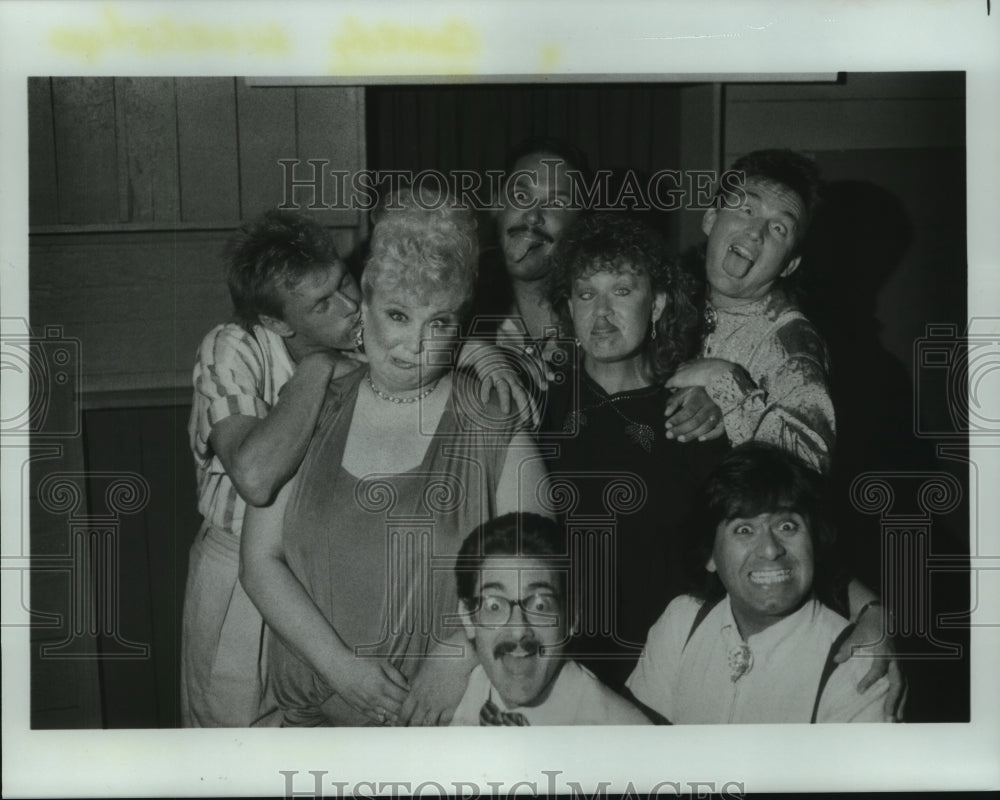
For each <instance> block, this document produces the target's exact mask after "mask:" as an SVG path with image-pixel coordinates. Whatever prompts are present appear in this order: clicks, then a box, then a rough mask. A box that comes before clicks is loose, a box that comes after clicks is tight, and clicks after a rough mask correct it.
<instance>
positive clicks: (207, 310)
mask: <svg viewBox="0 0 1000 800" xmlns="http://www.w3.org/2000/svg"><path fill="white" fill-rule="evenodd" d="M230 234H231V232H230V231H213V232H205V233H195V232H188V233H186V234H184V235H183V236H181V237H178V236H176V235H174V234H172V233H142V234H140V233H134V234H102V235H97V234H91V235H75V236H47V237H34V238H33V240H32V242H31V249H30V256H31V277H32V291H31V294H30V301H31V315H32V324H33V325H44V324H61V325H64V326H65V329H66V333H67V335H71V336H78V337H79V338H80V340H81V346H82V351H83V355H82V357H83V374H84V390H85V391H105V390H109V389H122V388H151V387H166V386H188V385H190V380H191V367H192V365H193V363H194V355H195V350H196V348H197V344H198V342H199V341H200V339H201V337H202V336H203V335H204V334H205V333H206V332H207V331H208V330H209V328H211V326H212V325H214V324H216V323H217V322H222V321H225V320H226V319H228V318H229V316H230V313H231V303H230V300H229V293H228V291H227V289H226V286H225V281H224V278H223V262H222V255H221V254H222V249H223V246H224V243H225V241H226V239H227V238H228V236H229V235H230Z"/></svg>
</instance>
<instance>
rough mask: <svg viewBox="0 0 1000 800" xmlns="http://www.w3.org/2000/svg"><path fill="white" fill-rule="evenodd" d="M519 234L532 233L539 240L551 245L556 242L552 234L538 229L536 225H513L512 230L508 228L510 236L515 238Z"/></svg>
mask: <svg viewBox="0 0 1000 800" xmlns="http://www.w3.org/2000/svg"><path fill="white" fill-rule="evenodd" d="M518 233H530V234H531V235H532V236H534V237H536V238H538V239H543V240H544V241H546V242H548V243H549V244H552V243H553V242H554V241H555V239H554V238H553V237H552V234H551V233H549V232H548V231H546V230H543V229H542V228H536V227H535V226H534V225H513V226H511V227H510V228H507V235H508V236H514V235H516V234H518Z"/></svg>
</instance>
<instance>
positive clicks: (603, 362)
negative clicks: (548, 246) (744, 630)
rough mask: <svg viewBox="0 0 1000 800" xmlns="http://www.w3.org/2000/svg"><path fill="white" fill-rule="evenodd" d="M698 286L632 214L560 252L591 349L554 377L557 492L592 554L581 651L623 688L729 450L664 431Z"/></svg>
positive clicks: (613, 218)
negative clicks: (685, 527) (711, 477)
mask: <svg viewBox="0 0 1000 800" xmlns="http://www.w3.org/2000/svg"><path fill="white" fill-rule="evenodd" d="M699 291H700V288H699V285H698V284H697V282H696V281H695V280H694V279H693V278H691V277H690V276H689V275H688V274H687V273H685V272H683V271H682V270H681V269H680V268H679V267H678V266H676V264H675V263H674V261H673V260H672V259H671V257H670V254H669V252H668V249H667V245H666V243H665V241H664V240H663V238H662V237H661V236H660V235H659V234H657V233H656V232H655V231H653V230H651V229H649V228H647V227H646V226H644V225H643V224H641V223H639V222H638V221H636V220H634V219H632V218H631V217H629V216H627V215H624V214H613V213H597V214H593V215H591V216H588V217H584V218H582V219H581V220H579V221H578V222H577V223H576V224H575V225H574V227H573V228H572V229H571V230H570V231H569V232H567V234H566V235H565V236H564V237H563V239H562V240H561V241H560V244H559V248H558V250H557V252H556V254H555V263H554V266H553V273H552V277H551V284H550V300H551V303H552V307H553V309H554V310H555V311H556V312H557V313H559V315H560V318H561V320H562V324H563V326H564V328H565V329H566V330H567V331H569V332H571V334H572V335H574V336H575V337H576V340H577V341H578V343H579V344H578V348H577V349H578V369H577V370H576V374H574V373H573V370H572V369H571V370H568V371H567V374H564V375H562V376H560V377H561V378H562V380H561V381H559V382H557V383H554V384H553V385H551V386H550V393H549V399H548V407H547V410H546V425H545V428H546V431H547V434H546V436H545V437H544V438H545V441H546V444H548V445H555V448H554V449H555V451H556V452H557V455H555V456H554V458H552V460H551V462H550V473H551V478H550V487H551V489H552V492H553V498H555V502H553V506H554V507H556V508H557V509H558V510H559V511H561V512H562V513H563V514H565V516H566V520H567V523H568V524H569V525H570V530H571V540H572V537H576V540H575V541H576V544H573V545H571V546H574V547H579V548H580V550H579V557H580V558H583V559H585V560H590V561H591V563H589V564H588V566H587V567H585V568H584V569H582V570H579V569H578V571H577V575H578V576H581V577H580V578H579V579H578V587H577V592H576V600H577V602H579V603H580V604H581V605H580V612H581V613H580V619H579V622H578V631H577V634H578V635H577V637H576V650H577V654H576V658H577V659H578V660H579V661H581V662H583V663H584V664H585V665H586V666H587V667H589V668H590V669H591V670H592V671H593V672H594V673H595V674H597V676H598V677H599V678H601V679H602V680H603V681H604V682H605V683H607V684H609V685H610V686H612V687H614V688H618V689H621V688H622V687H623V686H624V682H625V678H627V677H628V675H629V673H630V672H631V670H632V668H633V667H634V665H635V661H636V659H637V658H638V656H639V653H640V652H641V649H642V643H643V642H644V641H645V638H646V633H647V631H648V630H649V627H650V625H652V623H653V622H655V621H656V618H657V617H658V616H659V615H660V613H661V612H662V610H663V608H664V607H665V606H666V605H667V603H668V602H669V601H670V600H671V599H672V598H673V597H675V596H676V595H678V594H679V593H680V592H681V591H682V589H683V588H684V587H683V583H682V579H683V570H682V569H681V565H680V560H681V559H680V555H681V551H680V545H679V540H680V533H679V530H678V529H679V527H680V525H681V523H682V522H683V520H684V517H685V515H686V513H687V511H688V509H689V498H690V497H691V496H692V495H693V492H694V490H695V488H696V487H697V486H698V484H699V483H700V481H701V479H703V478H704V477H705V476H706V475H707V474H708V473H709V471H710V470H711V467H712V466H713V465H714V464H715V462H716V461H718V459H719V458H720V457H721V456H722V455H723V454H724V453H725V451H726V450H727V449H728V445H727V443H726V442H725V440H715V441H697V440H696V441H688V442H682V441H679V440H678V439H677V438H668V437H667V436H666V435H665V433H664V429H663V415H664V408H665V407H667V406H668V405H669V403H670V400H671V392H670V390H668V389H666V388H665V386H664V382H665V381H666V380H667V379H668V378H669V377H670V376H671V375H672V374H673V372H674V370H675V369H676V368H677V367H678V366H679V365H680V364H681V363H682V362H683V361H685V360H687V359H689V358H692V357H694V356H695V355H696V354H697V352H698V346H699V343H700V341H699V340H700V332H701V330H700V314H699V312H698V293H699ZM702 399H703V400H704V401H705V404H706V405H707V407H708V409H709V410H708V413H713V412H714V407H713V406H712V405H711V403H710V402H709V401H707V397H706V398H702ZM715 421H717V420H715ZM567 498H569V499H567ZM601 518H603V520H604V522H603V523H601V524H600V525H596V526H595V525H594V524H593V521H594V520H595V519H601ZM575 521H579V522H580V523H581V524H580V525H577V524H575ZM586 521H589V522H586ZM588 524H589V525H590V527H589V528H587V525H588ZM602 527H603V530H602ZM574 531H577V532H574ZM594 536H596V537H597V538H596V540H591V539H590V538H588V537H594ZM580 537H582V539H581V538H580ZM585 540H586V541H585Z"/></svg>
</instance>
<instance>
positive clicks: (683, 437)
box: [663, 386, 726, 442]
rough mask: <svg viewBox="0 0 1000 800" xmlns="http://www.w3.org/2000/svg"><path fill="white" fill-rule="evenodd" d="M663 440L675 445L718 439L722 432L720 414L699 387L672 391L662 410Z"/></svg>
mask: <svg viewBox="0 0 1000 800" xmlns="http://www.w3.org/2000/svg"><path fill="white" fill-rule="evenodd" d="M663 415H664V416H665V417H666V422H665V423H664V427H665V428H666V429H667V438H668V439H674V438H676V439H677V441H678V442H687V441H691V440H697V441H699V442H707V441H709V440H711V439H718V438H719V437H720V436H722V435H723V434H724V433H725V432H726V427H725V425H723V424H722V411H721V409H720V408H719V407H718V406H717V405H716V404H715V403H713V402H712V398H710V397H709V396H708V393H707V392H706V391H705V390H704V389H703V388H702V387H700V386H687V387H685V388H683V389H676V390H674V392H673V394H671V395H670V399H669V400H667V405H666V406H665V407H664V409H663Z"/></svg>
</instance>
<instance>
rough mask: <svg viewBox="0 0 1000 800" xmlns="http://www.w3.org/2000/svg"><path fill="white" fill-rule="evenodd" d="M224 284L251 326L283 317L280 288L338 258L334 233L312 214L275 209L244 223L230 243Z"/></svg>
mask: <svg viewBox="0 0 1000 800" xmlns="http://www.w3.org/2000/svg"><path fill="white" fill-rule="evenodd" d="M225 257H226V261H227V268H226V282H227V283H228V285H229V295H230V297H231V298H232V301H233V312H234V314H235V315H236V318H237V319H238V320H239V322H240V324H241V325H242V326H243V327H244V328H246V329H247V330H250V329H251V328H252V327H253V326H254V325H256V324H258V323H259V322H260V318H261V316H265V315H266V316H269V317H275V318H276V319H282V318H283V316H284V308H283V307H282V302H281V298H280V297H279V296H278V293H277V289H278V288H279V287H283V288H290V287H293V286H296V285H297V284H298V283H299V282H300V281H301V280H302V279H303V278H305V277H306V276H307V275H308V274H309V273H311V272H313V271H315V270H318V269H322V268H324V267H328V266H330V265H331V264H333V263H334V262H337V261H339V260H340V255H339V254H338V253H337V246H336V245H335V244H334V241H333V236H332V234H331V233H330V231H329V230H328V229H326V228H324V227H323V226H322V225H320V224H319V223H318V222H317V221H316V220H314V219H312V218H311V217H307V216H304V215H302V214H297V213H295V212H294V211H283V210H281V209H277V208H272V209H271V210H269V211H266V212H264V213H263V214H261V215H260V216H259V217H257V218H256V219H254V220H252V221H251V222H248V223H246V224H245V225H243V226H242V227H241V228H240V230H239V231H238V232H237V233H236V235H235V236H233V238H232V239H231V240H230V241H229V242H228V243H227V245H226V249H225Z"/></svg>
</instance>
